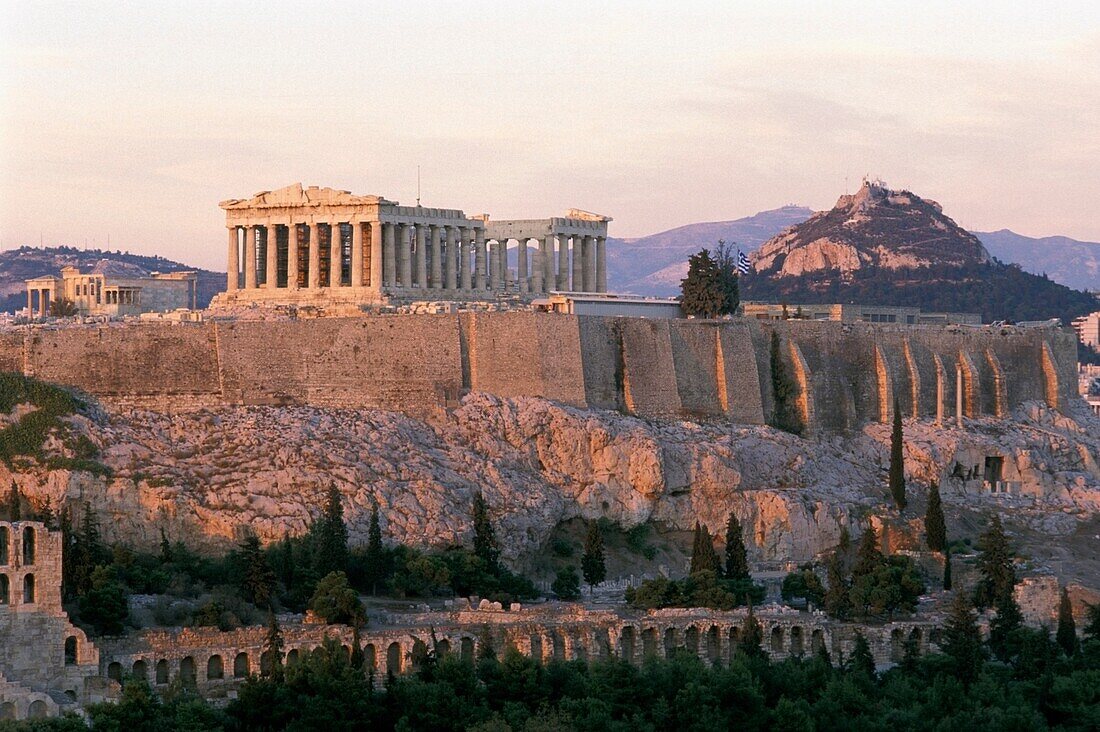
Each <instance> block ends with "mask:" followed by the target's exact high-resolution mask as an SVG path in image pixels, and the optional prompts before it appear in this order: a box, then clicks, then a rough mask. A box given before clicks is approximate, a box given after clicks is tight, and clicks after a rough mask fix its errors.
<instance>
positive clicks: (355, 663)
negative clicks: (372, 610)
mask: <svg viewBox="0 0 1100 732" xmlns="http://www.w3.org/2000/svg"><path fill="white" fill-rule="evenodd" d="M432 634H433V635H434V634H435V629H434V628H433V629H432ZM366 665H367V656H366V654H365V653H363V640H362V638H360V637H359V624H358V623H356V624H355V625H354V626H352V629H351V667H352V668H353V669H355V670H356V671H359V672H360V673H361V672H362V671H363V670H364V669H365V668H366Z"/></svg>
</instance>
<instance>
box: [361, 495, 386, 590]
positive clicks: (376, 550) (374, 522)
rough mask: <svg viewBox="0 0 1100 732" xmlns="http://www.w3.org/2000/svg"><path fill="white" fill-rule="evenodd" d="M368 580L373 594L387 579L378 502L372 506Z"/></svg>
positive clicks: (367, 562) (368, 543) (367, 561)
mask: <svg viewBox="0 0 1100 732" xmlns="http://www.w3.org/2000/svg"><path fill="white" fill-rule="evenodd" d="M364 559H365V564H366V580H367V582H368V583H369V584H370V588H371V590H370V591H371V594H372V595H373V594H375V593H376V592H377V591H378V583H379V582H381V581H382V579H383V578H384V577H385V561H386V554H385V549H384V548H383V546H382V526H381V524H380V523H379V519H378V501H374V502H373V503H372V504H371V511H370V527H369V528H368V529H367V553H366V557H365V558H364Z"/></svg>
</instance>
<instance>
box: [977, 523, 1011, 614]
mask: <svg viewBox="0 0 1100 732" xmlns="http://www.w3.org/2000/svg"><path fill="white" fill-rule="evenodd" d="M978 548H979V550H980V554H979V555H978V571H979V572H980V573H981V578H980V579H979V580H978V585H977V587H976V588H975V591H974V604H975V605H977V606H978V607H979V608H987V607H990V606H991V605H993V604H994V603H995V602H996V601H997V598H999V597H1001V596H1002V595H1004V594H1005V593H1009V594H1011V592H1012V588H1013V587H1015V586H1016V570H1015V569H1014V568H1013V566H1012V553H1011V551H1009V548H1008V539H1007V537H1005V532H1004V527H1003V526H1002V525H1001V519H1000V517H999V516H997V515H996V514H994V515H993V519H992V520H991V521H990V522H989V528H988V529H986V531H985V533H983V534H982V535H981V537H979V539H978Z"/></svg>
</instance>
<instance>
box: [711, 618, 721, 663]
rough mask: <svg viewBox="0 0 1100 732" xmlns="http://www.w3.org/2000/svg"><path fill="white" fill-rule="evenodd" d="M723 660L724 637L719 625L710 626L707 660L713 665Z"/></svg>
mask: <svg viewBox="0 0 1100 732" xmlns="http://www.w3.org/2000/svg"><path fill="white" fill-rule="evenodd" d="M721 658H722V636H721V631H719V630H718V626H717V625H712V626H710V630H708V631H707V660H709V661H710V662H711V663H714V662H716V661H719V660H721Z"/></svg>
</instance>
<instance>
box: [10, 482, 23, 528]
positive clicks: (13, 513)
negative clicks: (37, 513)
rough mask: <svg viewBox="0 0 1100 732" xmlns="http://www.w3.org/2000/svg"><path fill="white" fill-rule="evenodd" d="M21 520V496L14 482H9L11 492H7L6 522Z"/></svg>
mask: <svg viewBox="0 0 1100 732" xmlns="http://www.w3.org/2000/svg"><path fill="white" fill-rule="evenodd" d="M22 520H23V496H22V495H21V494H20V493H19V486H18V485H16V483H15V481H14V480H13V481H12V482H11V490H10V491H9V492H8V521H22Z"/></svg>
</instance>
